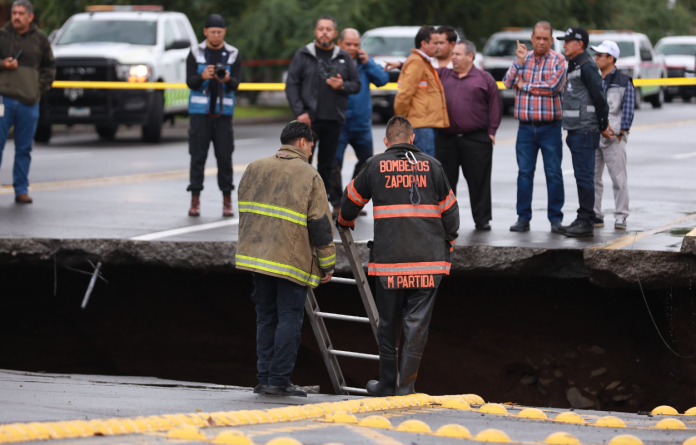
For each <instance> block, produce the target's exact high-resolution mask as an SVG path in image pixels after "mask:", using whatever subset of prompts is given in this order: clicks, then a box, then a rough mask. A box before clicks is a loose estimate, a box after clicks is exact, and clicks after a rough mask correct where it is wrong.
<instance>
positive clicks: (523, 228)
mask: <svg viewBox="0 0 696 445" xmlns="http://www.w3.org/2000/svg"><path fill="white" fill-rule="evenodd" d="M510 232H529V221H522V220H521V219H518V220H517V222H516V223H515V224H513V225H512V226H510Z"/></svg>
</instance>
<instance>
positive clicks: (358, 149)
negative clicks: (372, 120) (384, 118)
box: [331, 125, 373, 198]
mask: <svg viewBox="0 0 696 445" xmlns="http://www.w3.org/2000/svg"><path fill="white" fill-rule="evenodd" d="M348 144H350V145H351V147H353V150H355V155H356V156H357V157H358V163H357V164H355V169H353V179H355V177H356V176H358V173H360V169H362V166H363V165H365V162H366V161H367V160H368V159H369V158H370V157H371V156H372V153H373V148H372V130H370V129H367V130H360V131H351V130H350V129H348V127H347V126H345V125H343V127H342V128H341V136H340V137H339V138H338V146H337V148H336V156H335V157H334V163H333V166H332V167H331V169H332V174H333V176H332V178H331V181H332V184H331V187H332V190H333V193H331V195H332V196H338V197H339V198H340V197H341V196H343V184H342V180H341V171H342V170H343V156H344V155H345V153H346V147H347V146H348Z"/></svg>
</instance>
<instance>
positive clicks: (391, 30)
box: [360, 26, 482, 121]
mask: <svg viewBox="0 0 696 445" xmlns="http://www.w3.org/2000/svg"><path fill="white" fill-rule="evenodd" d="M436 28H437V26H436ZM418 29H420V27H419V26H387V27H384V28H375V29H371V30H369V31H367V32H365V33H364V34H363V36H362V38H361V39H360V45H361V46H362V48H363V49H364V50H365V52H367V54H369V55H370V56H372V58H373V59H374V60H375V62H376V63H377V64H379V65H380V66H382V67H383V66H384V64H385V61H399V62H403V61H405V60H406V58H407V57H408V56H410V55H411V48H414V47H415V39H416V34H417V33H418ZM457 34H458V35H459V38H460V39H464V38H465V37H464V32H463V31H462V30H461V29H457ZM481 59H482V57H481V55H480V54H477V55H476V59H474V64H475V65H477V66H478V67H479V68H481ZM399 73H400V70H391V71H389V82H396V81H397V80H398V79H399ZM394 97H396V91H388V90H372V109H373V111H374V112H375V113H378V114H379V115H380V117H381V118H382V120H385V121H386V120H389V118H391V117H392V116H394Z"/></svg>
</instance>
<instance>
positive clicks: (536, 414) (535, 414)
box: [517, 408, 548, 419]
mask: <svg viewBox="0 0 696 445" xmlns="http://www.w3.org/2000/svg"><path fill="white" fill-rule="evenodd" d="M517 417H521V418H523V419H548V416H547V415H546V413H545V412H543V411H542V410H540V409H537V408H525V409H523V410H522V411H520V412H519V414H517Z"/></svg>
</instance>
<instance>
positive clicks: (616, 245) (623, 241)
mask: <svg viewBox="0 0 696 445" xmlns="http://www.w3.org/2000/svg"><path fill="white" fill-rule="evenodd" d="M694 218H696V213H694V214H692V215H688V216H684V217H682V218H678V219H675V220H674V221H671V222H668V223H667V224H665V225H663V226H660V227H658V228H656V229H652V230H647V231H645V232H641V233H639V234H634V235H626V236H622V237H621V238H617V239H615V240H612V241H609V242H606V243H604V244H600V245H598V246H594V247H590V249H604V250H618V249H622V248H624V247H626V246H628V245H630V244H633V243H635V242H636V241H638V240H641V239H643V238H645V237H647V236H650V235H654V234H656V233H659V232H662V231H663V230H667V229H669V228H671V227H674V226H676V225H677V224H681V223H684V222H686V221H690V220H692V219H694ZM694 232H696V229H694V230H692V231H691V232H689V234H691V233H694ZM687 236H689V235H687Z"/></svg>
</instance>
